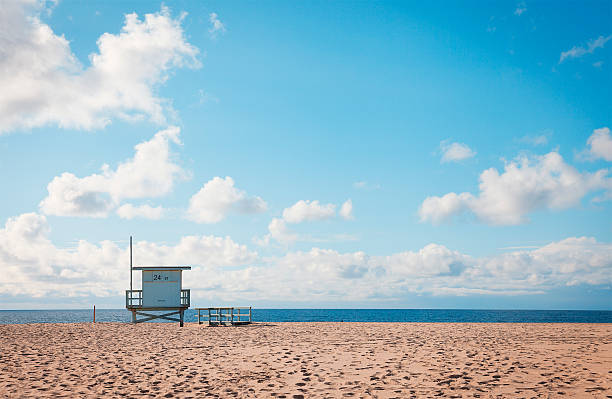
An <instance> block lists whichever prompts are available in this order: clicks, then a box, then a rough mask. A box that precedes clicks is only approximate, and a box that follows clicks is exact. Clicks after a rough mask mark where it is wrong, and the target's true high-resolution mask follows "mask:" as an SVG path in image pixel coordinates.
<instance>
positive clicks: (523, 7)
mask: <svg viewBox="0 0 612 399" xmlns="http://www.w3.org/2000/svg"><path fill="white" fill-rule="evenodd" d="M526 11H527V5H526V4H525V2H524V1H521V2H520V3H518V4H517V6H516V9H515V10H514V15H517V16H519V17H520V16H521V15H523V14H524V13H525V12H526Z"/></svg>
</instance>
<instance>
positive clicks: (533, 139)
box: [518, 131, 552, 146]
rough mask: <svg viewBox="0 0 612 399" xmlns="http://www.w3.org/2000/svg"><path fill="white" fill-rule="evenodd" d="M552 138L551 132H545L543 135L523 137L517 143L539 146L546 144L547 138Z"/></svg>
mask: <svg viewBox="0 0 612 399" xmlns="http://www.w3.org/2000/svg"><path fill="white" fill-rule="evenodd" d="M551 136H552V131H546V132H545V133H543V134H537V135H534V136H523V137H521V138H520V139H518V141H519V142H520V143H526V144H530V145H533V146H540V145H546V144H548V140H549V138H550V137H551Z"/></svg>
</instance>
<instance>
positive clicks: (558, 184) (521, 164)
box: [419, 152, 612, 225]
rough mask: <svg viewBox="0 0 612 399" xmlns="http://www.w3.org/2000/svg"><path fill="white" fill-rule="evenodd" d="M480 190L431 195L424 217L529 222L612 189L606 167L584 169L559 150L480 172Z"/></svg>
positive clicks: (422, 210) (424, 205) (425, 203)
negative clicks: (528, 218)
mask: <svg viewBox="0 0 612 399" xmlns="http://www.w3.org/2000/svg"><path fill="white" fill-rule="evenodd" d="M479 187H480V193H479V194H478V196H474V195H472V194H471V193H461V194H456V193H448V194H446V195H444V196H442V197H437V196H432V197H428V198H426V199H425V200H424V201H423V203H422V204H421V207H420V209H419V215H420V218H421V221H430V222H433V223H440V222H442V221H446V220H449V219H450V218H451V217H452V216H454V215H457V214H461V213H463V212H467V211H469V212H472V213H473V214H475V215H476V217H477V218H478V219H479V220H481V221H483V222H485V223H488V224H495V225H513V224H520V223H524V222H525V221H526V215H527V214H528V213H530V212H533V211H536V210H538V209H565V208H569V207H572V206H575V205H577V204H579V202H580V200H581V199H582V198H583V197H584V196H585V195H587V194H589V193H591V192H594V191H598V190H607V191H611V190H612V178H610V177H608V171H607V170H605V169H602V170H599V171H597V172H595V173H580V172H578V171H577V170H576V169H575V168H573V167H572V166H570V165H568V164H567V163H565V161H564V160H563V158H562V157H561V156H560V155H559V154H558V153H556V152H551V153H549V154H546V155H543V156H538V157H535V158H533V159H529V158H527V157H519V158H518V159H517V160H515V161H512V162H508V163H507V164H506V165H505V167H504V172H503V173H502V174H500V173H499V172H498V171H497V170H496V169H494V168H490V169H487V170H485V171H484V172H482V173H481V175H480V185H479Z"/></svg>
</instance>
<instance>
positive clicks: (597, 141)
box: [587, 127, 612, 162]
mask: <svg viewBox="0 0 612 399" xmlns="http://www.w3.org/2000/svg"><path fill="white" fill-rule="evenodd" d="M587 145H588V146H589V149H588V151H589V155H590V156H591V157H592V158H593V159H599V158H601V159H605V160H606V161H608V162H612V137H611V136H610V129H609V128H607V127H602V128H600V129H595V130H593V134H592V135H591V136H590V137H589V138H588V140H587Z"/></svg>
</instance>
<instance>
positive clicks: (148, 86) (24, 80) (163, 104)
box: [0, 0, 200, 133]
mask: <svg viewBox="0 0 612 399" xmlns="http://www.w3.org/2000/svg"><path fill="white" fill-rule="evenodd" d="M43 4H44V2H38V1H34V0H32V1H20V0H8V1H5V2H3V4H2V10H0V71H1V73H0V87H2V91H1V92H0V133H2V132H8V131H13V130H18V129H24V128H26V129H27V128H34V127H41V126H45V125H56V126H59V127H63V128H77V129H92V128H100V127H103V126H105V125H107V124H108V123H110V121H111V119H112V118H115V117H119V118H123V119H128V120H130V119H142V118H149V119H150V120H152V121H154V122H158V123H163V122H164V121H165V119H166V118H165V112H164V110H165V109H168V108H169V102H168V101H167V100H164V99H162V98H159V97H158V96H157V95H156V93H155V88H156V87H158V86H159V85H160V84H162V83H164V82H165V81H166V80H167V79H168V76H169V72H170V71H171V70H172V69H173V68H177V67H185V66H187V67H193V68H197V67H199V65H200V63H199V61H198V60H197V54H198V49H197V48H195V47H194V46H192V45H191V44H189V43H188V42H187V41H186V38H185V36H184V34H183V29H182V27H181V23H182V17H180V18H177V19H175V18H172V16H171V15H170V12H169V10H168V9H167V8H165V7H163V8H162V9H161V11H160V12H157V13H153V14H146V15H144V17H143V18H140V17H139V16H138V15H137V14H135V13H132V14H127V15H126V16H125V22H124V25H123V27H122V29H121V32H119V33H117V34H111V33H104V34H103V35H101V36H100V37H99V39H98V41H97V45H98V51H97V52H94V53H92V54H90V55H89V66H87V67H85V66H83V65H82V64H81V63H80V62H79V60H78V59H77V58H76V57H75V55H74V54H73V53H72V51H71V49H70V42H69V41H68V39H66V38H65V37H64V36H63V35H61V36H60V35H57V34H55V33H54V32H53V30H52V29H51V28H50V27H49V26H48V25H47V24H45V23H44V22H42V21H41V19H40V18H39V13H40V12H41V11H42V9H43Z"/></svg>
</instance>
